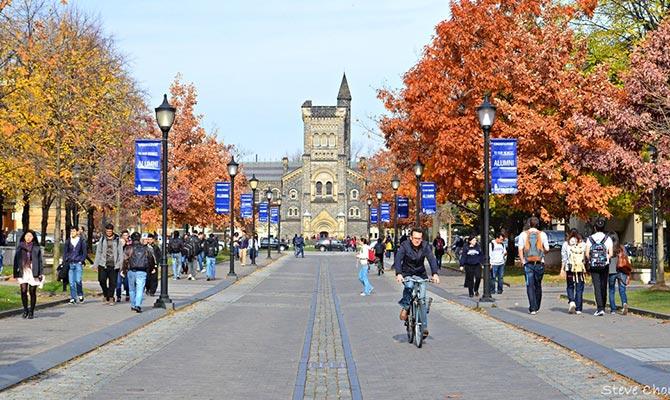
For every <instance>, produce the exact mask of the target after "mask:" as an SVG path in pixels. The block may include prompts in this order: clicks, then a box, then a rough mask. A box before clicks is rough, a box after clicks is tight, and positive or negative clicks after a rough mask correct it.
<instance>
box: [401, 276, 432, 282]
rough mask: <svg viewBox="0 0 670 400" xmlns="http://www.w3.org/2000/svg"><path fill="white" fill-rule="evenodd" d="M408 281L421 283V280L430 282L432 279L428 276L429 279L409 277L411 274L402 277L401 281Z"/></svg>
mask: <svg viewBox="0 0 670 400" xmlns="http://www.w3.org/2000/svg"><path fill="white" fill-rule="evenodd" d="M409 281H412V282H418V283H421V282H432V281H433V280H432V279H430V278H429V279H424V278H414V277H411V276H408V277H406V278H403V282H409Z"/></svg>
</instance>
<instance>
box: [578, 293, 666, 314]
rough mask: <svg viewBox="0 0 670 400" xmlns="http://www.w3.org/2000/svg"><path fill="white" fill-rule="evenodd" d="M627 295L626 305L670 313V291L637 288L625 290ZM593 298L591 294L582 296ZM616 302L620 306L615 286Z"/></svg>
mask: <svg viewBox="0 0 670 400" xmlns="http://www.w3.org/2000/svg"><path fill="white" fill-rule="evenodd" d="M626 295H627V296H628V305H629V306H631V307H634V308H641V309H643V310H648V311H654V312H658V313H663V314H670V292H653V291H651V290H649V289H638V290H628V291H626ZM584 297H585V298H587V299H589V300H593V299H594V297H593V294H588V295H586V296H584ZM616 302H617V304H618V305H619V306H621V298H620V297H619V292H618V288H617V292H616Z"/></svg>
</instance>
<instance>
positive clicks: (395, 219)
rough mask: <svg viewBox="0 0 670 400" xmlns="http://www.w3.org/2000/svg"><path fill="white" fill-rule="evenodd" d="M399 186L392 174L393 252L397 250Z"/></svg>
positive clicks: (397, 180)
mask: <svg viewBox="0 0 670 400" xmlns="http://www.w3.org/2000/svg"><path fill="white" fill-rule="evenodd" d="M399 187H400V179H398V177H397V176H394V177H393V179H391V188H392V189H393V203H394V204H393V208H394V210H395V212H394V213H393V254H395V253H396V252H397V251H398V188H399Z"/></svg>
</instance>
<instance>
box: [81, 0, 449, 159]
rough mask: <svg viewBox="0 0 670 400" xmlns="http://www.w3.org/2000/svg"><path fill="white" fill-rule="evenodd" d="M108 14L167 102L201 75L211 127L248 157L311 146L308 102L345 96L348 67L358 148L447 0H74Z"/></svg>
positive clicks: (110, 26)
mask: <svg viewBox="0 0 670 400" xmlns="http://www.w3.org/2000/svg"><path fill="white" fill-rule="evenodd" d="M69 4H72V5H74V6H76V7H78V8H80V9H83V10H85V11H86V12H88V13H89V14H91V15H92V16H94V17H97V18H99V20H100V22H101V24H102V26H103V29H104V31H105V32H106V33H107V34H109V35H111V36H113V37H114V39H115V42H116V44H117V47H118V49H119V51H120V52H121V53H122V54H124V55H125V56H126V57H127V59H128V68H129V71H130V73H131V75H132V76H133V77H134V78H135V79H136V80H137V82H138V83H139V85H140V87H141V88H142V89H143V90H145V91H146V93H147V96H148V101H149V104H150V105H152V106H154V105H155V106H158V105H159V104H160V103H161V100H162V94H163V93H165V92H167V91H168V89H169V85H170V83H171V82H172V81H173V79H174V77H175V76H176V75H177V74H178V73H180V74H182V76H183V81H184V82H193V83H194V84H195V86H196V88H197V91H198V106H197V108H196V110H197V112H198V113H201V114H203V116H204V118H203V127H204V128H205V129H207V130H208V131H210V132H212V131H216V132H217V134H218V136H219V138H220V139H221V140H223V142H224V143H227V144H234V145H235V146H236V147H237V148H238V149H239V151H240V154H241V156H242V161H245V160H246V161H252V160H253V159H255V157H256V156H257V157H258V159H259V161H270V160H279V159H281V157H283V156H289V157H290V156H292V155H295V154H296V153H301V152H302V146H303V143H302V132H303V131H302V130H303V124H302V118H301V113H300V106H301V104H302V103H303V102H304V101H305V100H312V101H313V104H314V105H335V104H336V98H337V91H338V89H339V85H340V81H341V79H342V74H343V73H344V72H346V74H347V80H348V82H349V88H350V90H351V95H352V98H353V100H352V148H353V150H352V151H353V152H356V151H358V152H359V153H360V155H363V154H370V153H372V152H374V151H375V150H376V149H378V148H379V147H381V146H382V145H383V143H382V140H381V139H380V138H379V137H378V136H376V135H374V134H370V131H373V132H377V133H378V128H377V126H376V124H375V119H376V118H378V117H379V116H380V115H382V114H383V113H384V108H383V105H382V104H381V102H380V101H379V100H378V99H377V90H378V89H380V88H386V87H387V88H399V87H401V85H402V75H403V73H404V72H406V71H407V70H408V69H410V68H411V67H412V66H413V65H414V64H416V62H417V61H418V59H419V58H420V56H421V53H422V50H423V47H424V46H425V45H426V44H428V43H429V42H430V40H431V38H432V35H433V34H434V28H435V25H436V24H437V23H438V22H440V21H442V20H444V19H446V18H447V17H448V11H449V6H448V4H449V2H448V1H447V0H439V1H438V0H364V1H363V0H360V1H352V0H349V1H334V0H321V1H314V0H281V1H280V0H274V1H272V0H264V1H260V0H246V1H229V0H226V1H214V0H190V1H183V0H182V1H176V0H114V1H109V0H74V1H70V2H69Z"/></svg>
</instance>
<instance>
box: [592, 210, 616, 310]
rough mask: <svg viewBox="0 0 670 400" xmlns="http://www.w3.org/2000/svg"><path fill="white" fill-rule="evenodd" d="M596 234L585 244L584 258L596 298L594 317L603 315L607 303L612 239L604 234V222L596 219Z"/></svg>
mask: <svg viewBox="0 0 670 400" xmlns="http://www.w3.org/2000/svg"><path fill="white" fill-rule="evenodd" d="M594 228H595V230H596V232H595V233H594V234H593V235H591V236H589V239H588V241H587V242H586V258H587V260H588V269H589V273H590V274H591V280H592V281H593V292H594V295H595V298H596V306H597V309H596V312H595V313H594V314H593V315H594V316H596V317H602V316H603V315H605V304H606V303H607V281H608V278H609V268H610V259H611V258H612V255H613V252H612V250H613V244H612V239H611V238H610V237H609V236H607V234H606V233H605V220H604V219H602V218H598V219H597V220H596V222H595V224H594Z"/></svg>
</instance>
